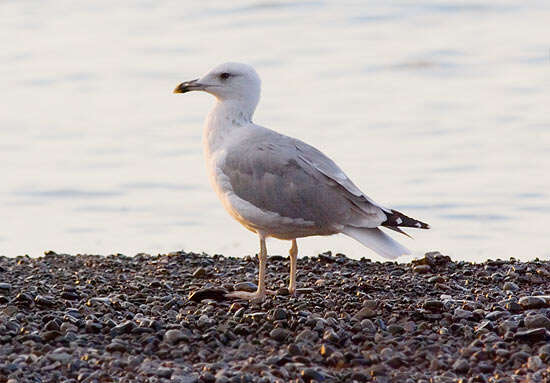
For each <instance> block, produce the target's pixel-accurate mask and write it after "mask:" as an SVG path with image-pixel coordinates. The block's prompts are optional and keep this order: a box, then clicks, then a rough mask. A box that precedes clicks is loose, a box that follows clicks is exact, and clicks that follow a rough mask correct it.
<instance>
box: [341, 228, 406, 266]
mask: <svg viewBox="0 0 550 383" xmlns="http://www.w3.org/2000/svg"><path fill="white" fill-rule="evenodd" d="M342 233H343V234H345V235H347V236H350V237H351V238H353V239H355V240H357V241H359V242H361V243H362V244H363V245H365V246H367V247H368V248H369V249H372V250H374V251H375V252H376V253H378V254H379V255H381V256H383V257H384V258H389V259H395V258H397V257H400V256H402V255H406V254H410V253H411V252H410V251H409V250H408V249H407V248H406V247H404V246H402V245H401V244H399V243H398V242H396V241H394V240H393V239H392V238H391V237H390V236H388V235H387V234H386V233H384V232H383V231H382V230H380V229H378V228H362V227H354V226H346V227H344V229H343V230H342Z"/></svg>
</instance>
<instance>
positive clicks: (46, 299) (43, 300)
mask: <svg viewBox="0 0 550 383" xmlns="http://www.w3.org/2000/svg"><path fill="white" fill-rule="evenodd" d="M34 303H36V304H37V305H38V306H43V307H52V306H55V301H54V299H53V297H50V296H47V295H37V296H36V297H35V298H34Z"/></svg>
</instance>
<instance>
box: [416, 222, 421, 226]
mask: <svg viewBox="0 0 550 383" xmlns="http://www.w3.org/2000/svg"><path fill="white" fill-rule="evenodd" d="M414 226H416V227H422V224H421V223H420V222H417V223H415V224H414Z"/></svg>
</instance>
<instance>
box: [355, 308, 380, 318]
mask: <svg viewBox="0 0 550 383" xmlns="http://www.w3.org/2000/svg"><path fill="white" fill-rule="evenodd" d="M375 316H376V310H375V309H374V308H371V307H363V308H362V309H361V310H359V311H358V312H356V313H355V315H354V316H353V317H354V318H355V319H357V320H359V321H360V320H363V319H368V318H374V317H375Z"/></svg>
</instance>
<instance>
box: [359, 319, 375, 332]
mask: <svg viewBox="0 0 550 383" xmlns="http://www.w3.org/2000/svg"><path fill="white" fill-rule="evenodd" d="M360 325H361V329H362V330H363V331H365V332H370V333H373V332H376V326H375V325H374V323H372V321H371V320H370V319H363V320H362V321H361V323H360Z"/></svg>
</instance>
